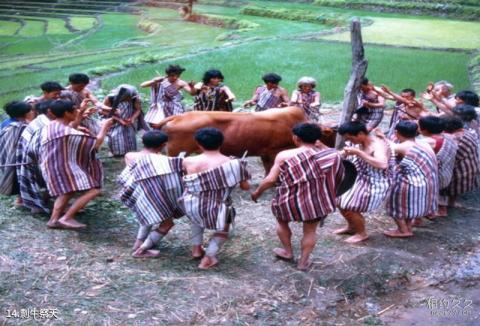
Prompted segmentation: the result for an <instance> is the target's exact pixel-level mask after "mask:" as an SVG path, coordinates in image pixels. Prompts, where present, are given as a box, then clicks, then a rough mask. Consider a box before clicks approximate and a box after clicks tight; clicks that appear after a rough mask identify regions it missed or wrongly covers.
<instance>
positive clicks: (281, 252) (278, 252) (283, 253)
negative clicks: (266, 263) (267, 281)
mask: <svg viewBox="0 0 480 326" xmlns="http://www.w3.org/2000/svg"><path fill="white" fill-rule="evenodd" d="M273 253H274V254H275V256H277V257H278V258H280V259H285V260H292V259H293V254H292V253H291V252H288V251H287V250H285V249H283V248H275V249H273Z"/></svg>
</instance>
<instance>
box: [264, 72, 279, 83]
mask: <svg viewBox="0 0 480 326" xmlns="http://www.w3.org/2000/svg"><path fill="white" fill-rule="evenodd" d="M262 79H263V81H264V82H265V83H272V84H277V85H278V83H280V82H281V81H282V77H281V76H280V75H278V74H276V73H273V72H269V73H268V74H265V75H263V76H262Z"/></svg>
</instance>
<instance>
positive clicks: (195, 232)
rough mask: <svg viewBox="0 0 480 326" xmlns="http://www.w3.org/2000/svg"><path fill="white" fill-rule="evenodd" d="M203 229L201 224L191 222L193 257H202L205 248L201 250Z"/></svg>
mask: <svg viewBox="0 0 480 326" xmlns="http://www.w3.org/2000/svg"><path fill="white" fill-rule="evenodd" d="M204 231H205V229H203V228H202V227H201V226H199V225H196V224H194V223H192V225H191V236H190V238H191V239H192V257H193V258H194V259H199V258H202V257H203V256H204V255H205V250H203V247H202V244H203V233H204Z"/></svg>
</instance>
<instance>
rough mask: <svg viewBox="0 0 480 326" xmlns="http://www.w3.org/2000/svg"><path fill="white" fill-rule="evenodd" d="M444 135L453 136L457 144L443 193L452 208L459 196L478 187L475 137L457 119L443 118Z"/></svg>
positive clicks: (479, 167) (476, 143)
mask: <svg viewBox="0 0 480 326" xmlns="http://www.w3.org/2000/svg"><path fill="white" fill-rule="evenodd" d="M443 119H444V122H445V133H448V134H450V135H452V136H453V138H454V139H455V141H456V142H457V144H458V150H457V154H456V156H455V165H454V168H453V176H452V180H451V182H450V185H449V186H448V188H447V189H446V191H445V193H446V195H447V196H448V197H449V198H448V206H450V207H454V206H455V201H456V199H457V197H458V196H459V195H462V194H464V193H467V192H469V191H472V190H474V189H476V188H477V187H478V184H477V182H478V181H477V177H478V175H479V173H480V166H479V164H480V162H479V158H478V140H477V135H476V134H475V133H474V132H472V131H469V130H466V129H464V128H463V122H462V120H460V119H459V118H457V117H445V118H443Z"/></svg>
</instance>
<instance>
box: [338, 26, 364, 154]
mask: <svg viewBox="0 0 480 326" xmlns="http://www.w3.org/2000/svg"><path fill="white" fill-rule="evenodd" d="M350 34H351V38H352V72H351V74H350V80H349V81H348V83H347V86H346V87H345V91H344V93H343V108H342V115H341V117H340V125H341V124H343V123H345V122H348V121H351V120H352V116H353V114H354V112H355V110H356V109H357V106H358V100H357V96H358V92H359V90H360V85H361V83H362V79H363V78H364V77H365V73H366V72H367V67H368V61H367V59H365V53H364V49H363V41H362V28H361V25H360V21H359V20H358V19H355V20H353V21H352V23H351V25H350ZM343 143H344V142H343V137H342V136H340V135H337V141H336V146H335V147H336V148H337V149H338V148H341V147H343Z"/></svg>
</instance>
